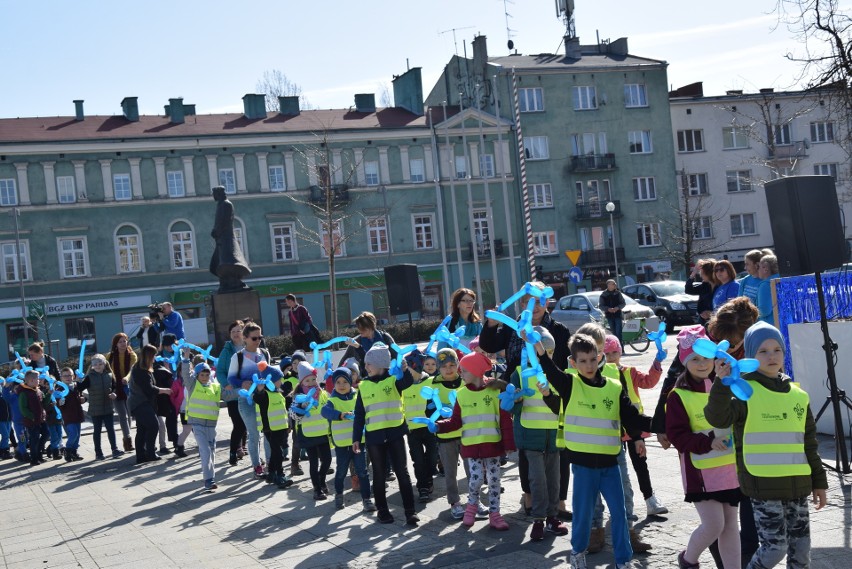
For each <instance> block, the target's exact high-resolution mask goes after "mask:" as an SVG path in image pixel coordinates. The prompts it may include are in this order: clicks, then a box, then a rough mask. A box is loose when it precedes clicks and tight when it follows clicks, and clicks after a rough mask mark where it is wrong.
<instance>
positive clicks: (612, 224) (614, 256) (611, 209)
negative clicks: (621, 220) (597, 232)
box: [606, 202, 619, 287]
mask: <svg viewBox="0 0 852 569" xmlns="http://www.w3.org/2000/svg"><path fill="white" fill-rule="evenodd" d="M606 211H607V213H609V230H610V231H611V232H612V259H613V261H615V286H616V287H618V286H619V284H618V251H617V250H616V248H615V222H614V221H613V217H612V214H613V212H614V211H615V204H614V203H612V202H607V204H606Z"/></svg>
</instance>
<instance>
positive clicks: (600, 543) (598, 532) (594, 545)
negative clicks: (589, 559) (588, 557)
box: [586, 528, 606, 553]
mask: <svg viewBox="0 0 852 569" xmlns="http://www.w3.org/2000/svg"><path fill="white" fill-rule="evenodd" d="M605 541H606V534H605V533H604V528H593V529H592V534H591V535H590V536H589V547H588V548H587V549H586V553H598V552H599V551H600V550H601V549H603V548H604V542H605Z"/></svg>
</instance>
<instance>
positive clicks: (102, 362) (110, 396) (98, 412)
mask: <svg viewBox="0 0 852 569" xmlns="http://www.w3.org/2000/svg"><path fill="white" fill-rule="evenodd" d="M115 387H116V385H115V377H114V376H113V375H112V370H111V369H110V367H109V364H108V363H107V361H106V358H105V357H104V356H103V355H101V354H95V355H94V356H92V362H91V367H90V368H89V373H87V374H86V377H85V378H83V381H81V382H80V383H79V384H77V391H78V392H83V391H88V392H89V415H90V416H91V417H92V426H93V427H94V433H93V434H92V442H93V443H94V444H95V458H97V459H98V460H103V459H104V453H103V451H102V450H101V429H102V428H103V427H106V432H107V440H109V446H110V447H111V448H112V456H113V458H118V457H119V456H121V455H123V454H124V452H122V451H120V450H118V446H116V444H115V428H114V427H113V418H112V417H113V406H112V402H113V401H114V400H115V398H116V395H115Z"/></svg>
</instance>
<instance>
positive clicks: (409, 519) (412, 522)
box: [405, 514, 420, 527]
mask: <svg viewBox="0 0 852 569" xmlns="http://www.w3.org/2000/svg"><path fill="white" fill-rule="evenodd" d="M419 523H420V518H418V517H417V514H411V515H410V516H405V525H407V526H415V527H416V526H417V524H419Z"/></svg>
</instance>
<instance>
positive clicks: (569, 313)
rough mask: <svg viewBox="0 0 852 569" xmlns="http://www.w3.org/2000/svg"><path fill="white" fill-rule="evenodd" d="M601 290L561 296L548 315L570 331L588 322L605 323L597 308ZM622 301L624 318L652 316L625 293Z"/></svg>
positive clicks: (651, 312)
mask: <svg viewBox="0 0 852 569" xmlns="http://www.w3.org/2000/svg"><path fill="white" fill-rule="evenodd" d="M601 292H603V291H600V290H596V291H592V292H581V293H578V294H570V295H568V296H563V297H562V298H560V299H559V300H558V301H557V303H556V308H554V309H553V312H551V313H550V316H551V317H552V318H553V319H554V320H556V321H557V322H561V323H562V324H565V325H566V326H567V327H568V329H569V330H570V331H571V332H574V331H576V330H577V328H579V327H580V326H582V325H583V324H587V323H589V322H597V323H598V324H601V325H606V318H604V314H603V312H601V310H600V309H599V308H598V302H599V301H600V297H601ZM624 301H625V303H626V306H625V307H624V310H623V311H622V313H623V316H624V319H625V320H629V319H632V318H651V317H652V316H654V312H653V310H651V309H649V308H647V307H644V306H642V305H641V304H639V303H638V302H636V301H635V300H633V299H632V298H630V297H628V296H626V295H625V297H624Z"/></svg>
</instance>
